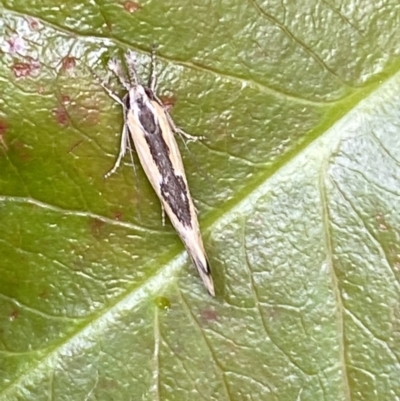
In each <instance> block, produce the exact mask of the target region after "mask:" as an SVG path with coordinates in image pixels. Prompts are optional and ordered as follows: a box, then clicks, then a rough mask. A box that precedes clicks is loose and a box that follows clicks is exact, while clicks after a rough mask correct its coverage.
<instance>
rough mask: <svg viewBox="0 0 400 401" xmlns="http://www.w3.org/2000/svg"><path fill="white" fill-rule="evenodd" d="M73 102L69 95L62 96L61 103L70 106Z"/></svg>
mask: <svg viewBox="0 0 400 401" xmlns="http://www.w3.org/2000/svg"><path fill="white" fill-rule="evenodd" d="M70 101H71V98H70V97H69V96H68V95H61V103H62V104H68V103H69V102H70Z"/></svg>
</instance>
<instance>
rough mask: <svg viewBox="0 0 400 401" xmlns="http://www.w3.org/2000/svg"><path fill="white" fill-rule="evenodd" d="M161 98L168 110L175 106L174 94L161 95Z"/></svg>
mask: <svg viewBox="0 0 400 401" xmlns="http://www.w3.org/2000/svg"><path fill="white" fill-rule="evenodd" d="M159 98H160V100H161V103H162V104H163V105H164V107H165V108H166V109H167V110H168V111H169V110H171V109H172V108H173V107H174V106H175V103H176V98H175V97H174V96H160V97H159Z"/></svg>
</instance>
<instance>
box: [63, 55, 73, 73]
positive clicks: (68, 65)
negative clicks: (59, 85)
mask: <svg viewBox="0 0 400 401" xmlns="http://www.w3.org/2000/svg"><path fill="white" fill-rule="evenodd" d="M61 65H62V69H63V70H70V69H72V68H74V67H75V65H76V59H75V57H71V56H67V57H64V58H63V59H62V60H61Z"/></svg>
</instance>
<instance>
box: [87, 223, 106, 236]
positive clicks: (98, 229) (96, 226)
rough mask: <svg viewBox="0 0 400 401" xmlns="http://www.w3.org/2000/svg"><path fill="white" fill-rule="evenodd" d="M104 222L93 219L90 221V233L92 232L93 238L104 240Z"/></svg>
mask: <svg viewBox="0 0 400 401" xmlns="http://www.w3.org/2000/svg"><path fill="white" fill-rule="evenodd" d="M104 224H105V223H104V221H101V220H99V219H91V221H90V231H91V232H92V235H93V237H95V238H102V237H103V236H104V233H103V230H102V229H103V227H104Z"/></svg>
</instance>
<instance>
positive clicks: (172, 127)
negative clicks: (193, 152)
mask: <svg viewBox="0 0 400 401" xmlns="http://www.w3.org/2000/svg"><path fill="white" fill-rule="evenodd" d="M161 104H162V103H161ZM164 111H165V115H166V116H167V119H168V122H169V125H170V127H171V129H172V131H174V132H175V133H176V134H179V135H181V136H183V137H184V138H186V139H187V140H188V141H193V142H196V141H201V140H203V139H205V137H204V136H193V135H190V134H188V133H186V132H185V131H183V130H181V129H180V128H178V127H177V126H176V125H175V123H174V121H173V120H172V118H171V116H170V115H169V113H168V111H167V110H165V108H164Z"/></svg>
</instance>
